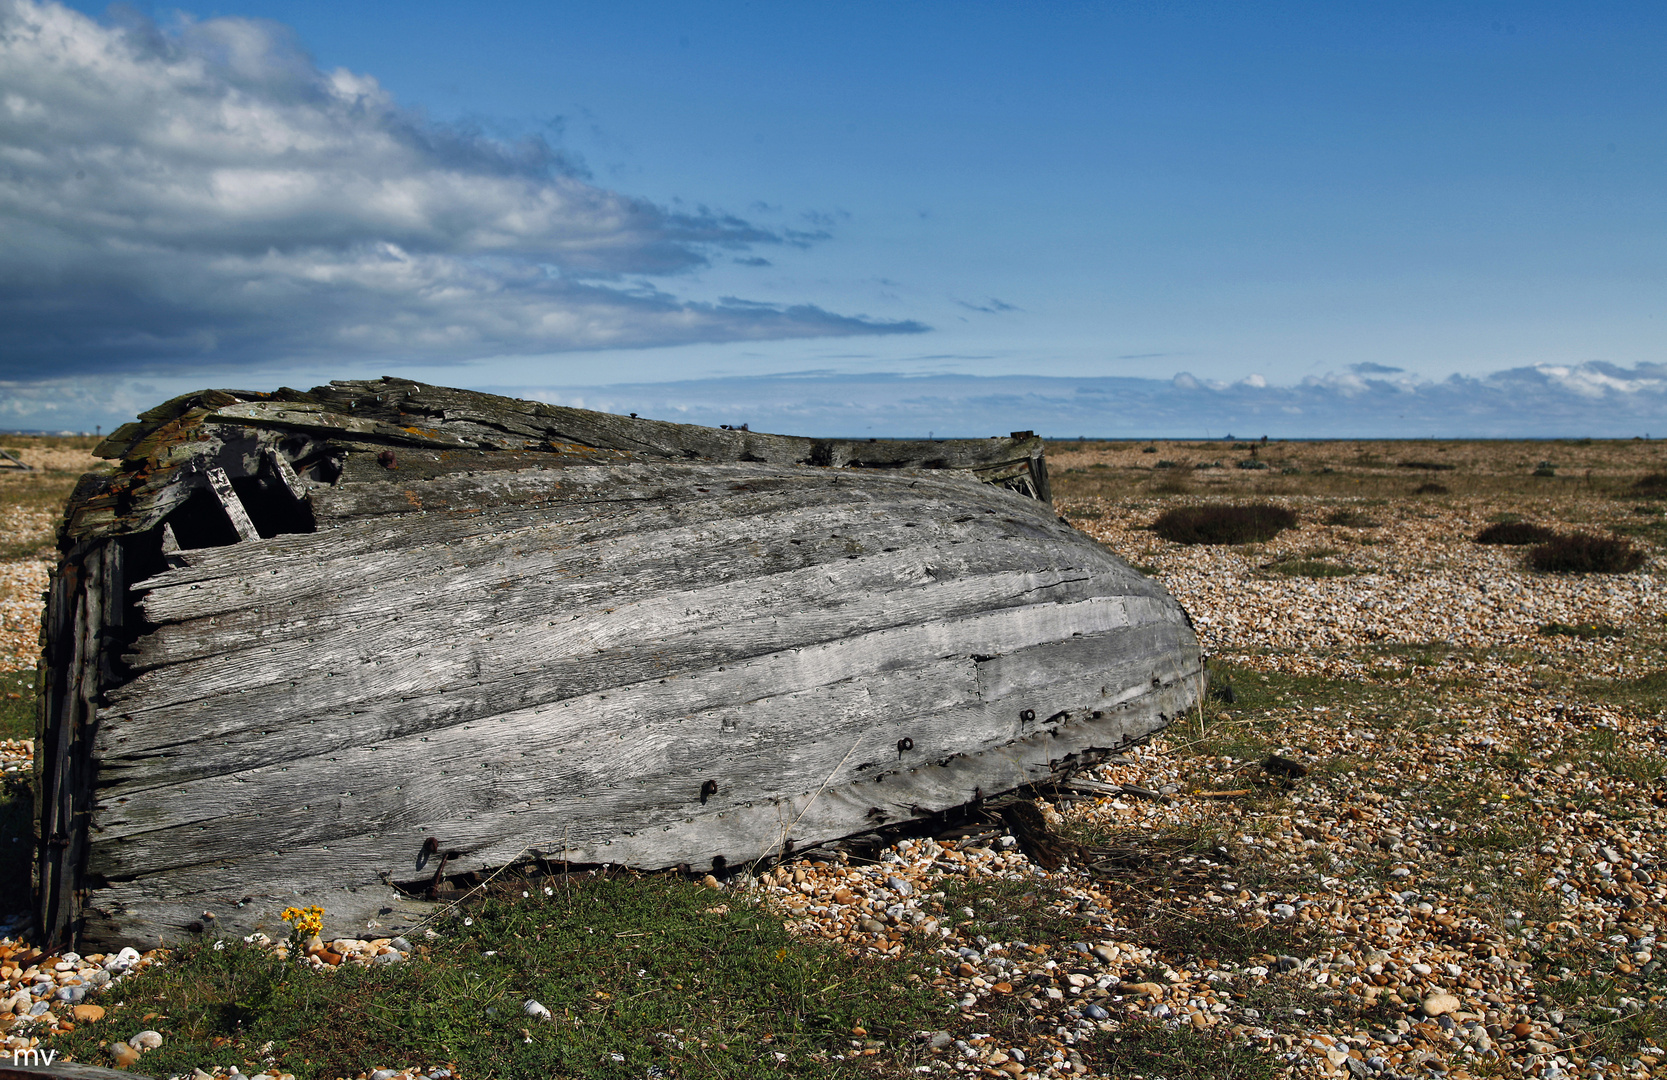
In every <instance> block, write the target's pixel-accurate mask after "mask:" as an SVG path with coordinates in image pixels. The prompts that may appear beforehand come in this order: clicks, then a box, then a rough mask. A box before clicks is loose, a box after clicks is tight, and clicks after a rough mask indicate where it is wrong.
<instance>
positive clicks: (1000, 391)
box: [0, 361, 1667, 438]
mask: <svg viewBox="0 0 1667 1080" xmlns="http://www.w3.org/2000/svg"><path fill="white" fill-rule="evenodd" d="M464 370H467V369H464ZM461 373H462V372H461V371H460V374H461ZM177 382H178V380H172V381H170V384H169V386H168V387H166V388H164V387H162V386H161V385H159V384H158V383H157V382H155V381H145V380H135V379H109V378H98V377H74V378H65V379H57V380H53V381H50V382H31V383H22V382H10V383H5V382H0V429H8V428H9V429H15V430H48V431H52V430H72V431H86V430H91V429H92V428H93V426H94V425H95V424H101V425H103V426H104V427H105V429H106V430H109V429H110V428H112V427H114V426H115V425H117V424H120V423H123V422H125V421H127V420H130V419H132V418H133V416H134V415H135V414H136V413H138V412H139V411H141V410H143V409H146V408H149V407H150V406H153V405H156V404H158V403H160V402H161V401H162V400H163V399H164V398H166V397H169V396H172V395H173V394H177V393H180V392H182V391H183V390H184V389H186V387H184V386H180V385H177ZM467 385H469V386H471V387H472V388H474V389H479V390H486V391H490V392H492V393H497V394H507V395H510V396H512V397H522V398H531V399H534V400H538V401H547V402H550V403H552V404H560V405H573V406H577V407H580V408H587V409H599V410H601V411H604V412H613V413H627V412H635V413H638V414H640V415H642V416H650V417H654V418H657V419H661V420H677V421H681V422H684V423H692V424H707V425H717V424H743V423H744V424H748V425H749V426H750V427H751V428H752V430H754V431H777V432H782V433H786V434H795V435H826V436H839V435H851V436H875V437H902V438H919V437H921V436H923V435H925V434H926V433H927V432H932V433H935V434H937V435H939V436H946V435H956V436H975V437H976V436H985V435H992V434H1000V433H1004V432H1007V431H1013V430H1017V429H1024V428H1028V429H1031V430H1034V431H1037V432H1038V433H1040V434H1042V435H1044V436H1048V437H1052V438H1074V437H1076V436H1078V435H1086V436H1089V437H1108V438H1131V437H1138V436H1151V437H1173V438H1199V437H1205V436H1212V435H1213V436H1221V435H1224V434H1228V433H1232V434H1235V435H1238V436H1240V437H1241V438H1246V437H1255V436H1259V435H1264V434H1265V435H1269V436H1272V437H1275V438H1426V437H1429V436H1432V435H1436V436H1441V437H1447V438H1536V437H1571V436H1582V435H1591V436H1594V437H1599V438H1622V437H1631V436H1633V435H1643V434H1651V435H1658V436H1659V435H1667V364H1649V363H1641V364H1638V365H1636V366H1634V367H1631V368H1623V367H1620V366H1618V365H1615V364H1609V363H1604V362H1601V361H1589V362H1587V363H1583V364H1569V365H1560V364H1540V365H1536V366H1534V367H1522V368H1512V369H1509V370H1506V371H1497V372H1494V373H1492V374H1490V375H1486V376H1483V377H1481V378H1474V377H1470V376H1461V375H1454V376H1451V377H1449V378H1446V379H1442V380H1439V381H1438V380H1419V379H1416V378H1414V377H1412V376H1407V375H1401V376H1399V377H1395V378H1373V377H1365V376H1362V375H1360V374H1359V373H1357V372H1355V371H1351V370H1347V369H1345V370H1343V371H1339V372H1331V373H1327V374H1324V375H1313V376H1309V377H1307V378H1305V379H1303V380H1302V381H1301V382H1300V383H1298V384H1296V385H1294V386H1278V385H1272V384H1269V383H1267V382H1266V381H1265V380H1261V379H1259V378H1258V377H1256V376H1251V377H1247V378H1244V379H1240V380H1239V381H1237V382H1224V381H1218V380H1201V379H1197V378H1194V377H1193V376H1191V375H1188V374H1185V373H1182V374H1180V375H1177V376H1175V377H1174V378H1173V379H1139V378H1122V377H1099V378H1057V377H1046V376H1034V375H1002V376H974V375H907V374H895V373H894V374H868V375H848V374H840V373H837V372H830V371H814V372H784V373H781V374H775V375H760V376H735V377H728V378H712V379H695V380H687V381H682V382H664V383H636V384H619V385H613V386H592V387H561V386H527V385H514V386H504V385H491V384H488V383H484V382H482V381H481V380H479V379H476V380H473V381H469V382H468V383H467ZM274 388H275V384H266V383H262V384H260V385H258V386H254V387H250V389H274Z"/></svg>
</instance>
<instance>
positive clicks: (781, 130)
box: [0, 0, 1667, 434]
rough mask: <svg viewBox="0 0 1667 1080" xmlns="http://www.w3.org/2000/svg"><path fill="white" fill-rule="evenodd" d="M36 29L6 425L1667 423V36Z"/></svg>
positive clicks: (745, 13) (1180, 11) (5, 313)
mask: <svg viewBox="0 0 1667 1080" xmlns="http://www.w3.org/2000/svg"><path fill="white" fill-rule="evenodd" d="M0 8H3V9H5V10H6V12H7V14H6V15H5V18H6V19H9V20H10V21H12V22H13V23H14V24H19V25H27V26H31V27H35V28H37V29H40V28H43V27H44V28H45V29H44V31H43V32H41V33H37V34H35V35H34V37H33V38H31V39H30V40H31V41H33V43H34V44H33V45H29V44H28V43H27V42H26V43H25V44H24V45H16V44H14V45H13V46H12V49H13V52H12V53H11V54H10V62H9V63H6V62H0V83H3V82H5V81H6V79H7V76H6V75H5V74H4V72H5V71H6V70H8V69H9V70H10V71H12V72H13V75H12V76H11V78H12V79H13V80H14V81H15V82H16V85H13V86H0V90H7V91H10V92H12V93H13V95H14V98H13V99H12V100H15V99H17V98H18V96H19V95H21V97H22V98H23V99H27V106H26V107H25V106H16V105H14V106H12V107H11V109H10V114H9V115H6V114H5V113H3V112H0V149H10V150H11V151H12V154H11V157H10V158H9V160H10V161H11V162H12V165H11V166H10V167H11V169H12V177H11V179H10V181H9V182H8V183H4V184H0V216H9V217H11V218H12V219H13V221H14V224H15V223H24V224H21V225H19V226H18V228H16V229H10V230H8V231H9V232H11V233H12V235H14V236H22V237H23V239H22V240H19V241H17V242H15V243H14V244H13V245H10V246H12V247H13V252H14V256H15V258H14V259H13V260H6V259H5V258H4V252H3V250H0V320H3V321H9V322H11V323H12V331H11V332H10V333H7V332H6V330H5V327H4V325H0V379H3V380H6V386H7V387H9V388H10V389H9V391H8V390H6V389H0V395H4V394H6V393H8V392H9V394H10V397H9V398H5V397H0V424H4V425H5V426H11V427H26V426H54V423H53V422H51V421H54V420H61V421H63V422H64V423H70V422H72V421H71V417H72V416H92V415H94V413H99V414H100V415H104V414H109V415H111V416H114V415H115V414H116V413H118V412H120V411H121V410H122V409H123V408H126V407H127V406H128V405H130V404H131V403H132V402H139V403H140V407H142V406H143V404H145V403H146V402H143V401H142V399H143V397H144V395H145V394H147V393H154V394H162V393H167V392H173V391H175V390H178V389H184V388H187V387H189V386H194V385H205V384H216V385H248V386H251V387H253V388H259V387H262V386H272V385H277V384H278V383H280V382H287V383H290V384H296V385H299V384H307V383H310V382H316V381H322V380H323V379H327V378H329V377H332V376H342V375H362V374H380V373H383V372H390V373H401V374H408V375H412V376H414V377H418V378H427V379H430V380H431V381H436V382H447V383H453V384H459V385H471V386H482V387H485V386H499V387H518V388H522V389H524V390H527V391H528V392H532V391H537V390H539V389H540V388H543V389H545V390H547V391H549V393H547V394H546V396H555V397H560V396H561V395H560V393H558V391H561V392H566V393H568V396H569V397H570V398H571V397H573V395H574V393H576V389H575V388H582V387H596V386H601V385H620V384H630V385H644V384H653V383H663V382H671V381H678V382H680V383H687V382H688V381H690V380H708V379H724V378H727V379H731V380H733V379H743V380H744V379H748V378H755V377H760V376H770V375H778V374H803V373H811V372H815V373H821V376H820V378H821V381H820V382H818V381H817V380H814V379H813V380H809V381H808V382H805V383H804V385H807V386H809V385H815V386H817V387H818V389H816V390H815V391H814V395H816V396H824V395H826V394H827V393H828V392H829V387H830V386H834V385H836V384H840V380H846V381H849V380H851V379H859V380H861V379H867V378H869V377H870V376H880V375H883V376H893V375H901V376H963V377H973V376H977V377H986V378H995V377H1007V376H1025V375H1029V376H1039V377H1047V378H1058V379H1079V380H1081V379H1106V378H1141V379H1151V380H1161V381H1163V382H1164V383H1165V384H1166V385H1169V386H1171V387H1176V388H1177V392H1179V391H1182V390H1185V391H1188V392H1192V390H1193V387H1192V386H1190V385H1189V384H1187V383H1186V380H1185V378H1184V376H1191V377H1193V379H1194V381H1196V382H1197V383H1198V385H1200V386H1203V387H1205V388H1207V389H1208V388H1214V389H1217V390H1219V389H1220V388H1221V387H1223V386H1231V385H1234V384H1238V383H1240V382H1241V381H1242V380H1245V379H1247V378H1248V379H1250V380H1251V383H1250V384H1249V387H1250V388H1251V389H1257V387H1256V385H1255V384H1256V383H1257V382H1263V383H1266V384H1268V388H1269V389H1270V390H1278V389H1280V388H1290V387H1295V386H1299V385H1303V383H1304V380H1308V385H1311V386H1312V385H1318V386H1341V385H1344V383H1346V382H1347V378H1348V377H1350V376H1353V377H1356V378H1357V380H1358V377H1360V376H1371V377H1376V378H1378V379H1381V380H1387V381H1388V382H1390V383H1395V384H1397V385H1402V386H1411V387H1418V386H1429V385H1437V384H1439V385H1443V386H1446V385H1448V380H1450V378H1451V377H1452V376H1455V375H1456V376H1459V377H1460V379H1461V380H1464V379H1471V380H1477V379H1486V378H1488V377H1490V376H1491V375H1493V374H1494V373H1499V372H1503V371H1511V370H1522V369H1535V368H1536V366H1539V367H1545V366H1551V367H1555V368H1557V369H1559V370H1565V369H1569V370H1574V371H1576V372H1586V373H1587V374H1591V372H1592V371H1596V372H1597V373H1598V375H1599V376H1601V377H1599V378H1596V379H1595V381H1594V379H1593V378H1585V379H1583V380H1582V379H1580V378H1576V379H1573V380H1572V381H1571V380H1566V379H1565V380H1563V381H1562V382H1558V380H1557V379H1556V378H1553V379H1552V380H1551V382H1552V383H1554V384H1556V385H1558V386H1562V385H1564V384H1567V385H1568V386H1574V387H1577V388H1576V389H1574V390H1570V391H1569V392H1570V393H1573V394H1575V396H1576V398H1578V399H1579V400H1580V401H1585V402H1587V403H1588V404H1590V405H1591V406H1592V408H1593V410H1595V411H1593V412H1592V415H1591V419H1590V422H1589V423H1588V422H1587V421H1585V420H1584V419H1583V418H1580V417H1576V418H1574V419H1571V420H1569V422H1570V423H1575V424H1580V423H1587V426H1588V427H1590V426H1591V425H1592V424H1597V423H1600V422H1602V421H1603V419H1604V417H1605V416H1616V415H1626V416H1629V417H1642V418H1644V419H1647V418H1648V417H1649V416H1650V415H1652V413H1653V414H1654V415H1661V413H1660V407H1661V406H1660V401H1661V400H1662V395H1663V393H1664V390H1663V387H1662V385H1661V374H1662V373H1661V372H1660V371H1659V370H1658V368H1657V367H1656V365H1657V364H1658V363H1659V362H1660V361H1661V360H1662V359H1663V357H1662V349H1661V345H1662V340H1663V336H1664V331H1667V310H1664V305H1663V285H1664V282H1667V243H1664V242H1663V241H1664V240H1667V220H1664V218H1667V203H1664V202H1663V200H1662V198H1661V194H1660V193H1661V190H1662V180H1663V172H1664V170H1663V165H1664V164H1667V139H1664V136H1667V114H1664V112H1663V110H1662V109H1661V108H1660V103H1661V102H1662V101H1663V100H1667V95H1664V93H1663V91H1664V89H1667V87H1664V86H1663V85H1662V84H1663V82H1664V81H1667V68H1664V66H1663V65H1662V64H1661V62H1660V59H1661V57H1662V56H1663V55H1664V48H1663V47H1664V45H1667V10H1664V9H1662V8H1661V7H1660V6H1659V5H1646V4H1608V5H1605V4H1582V5H1578V6H1577V5H1569V4H1560V5H1524V4H1472V5H1462V4H1440V5H1436V4H1408V3H1403V4H1395V5H1366V4H1358V3H1335V2H1332V3H1313V4H1256V5H1245V4H1226V3H1221V4H1162V5H1160V4H1133V3H1130V4H1094V5H1088V4H1071V3H1059V4H1049V5H1037V4H1024V5H1021V4H1016V3H1015V4H978V3H955V4H948V3H943V4H937V3H911V4H903V5H900V4H895V3H888V4H880V3H874V4H865V3H841V4H822V5H811V4H791V3H784V4H763V3H759V4H741V3H730V4H705V5H692V4H682V5H673V4H650V3H618V4H590V5H564V4H548V3H545V4H524V3H496V4H495V3H489V2H488V3H476V4H471V5H468V6H466V7H459V6H458V5H454V4H448V5H440V4H433V3H425V2H420V0H418V2H404V3H400V4H391V3H353V4H340V3H333V4H322V3H317V4H315V3H294V2H290V3H284V4H277V3H269V2H259V0H255V2H245V3H218V4H215V5H214V6H212V7H209V6H201V7H186V8H185V9H184V10H183V12H182V11H181V10H180V9H178V8H176V7H175V6H173V5H159V4H146V3H139V4H134V5H130V6H129V7H128V8H126V9H125V10H124V11H121V12H112V13H107V12H106V11H105V9H104V7H103V5H94V4H76V5H72V7H71V8H70V9H69V10H67V11H66V10H64V9H59V8H55V7H52V6H50V5H46V6H39V5H33V4H18V3H16V2H15V0H7V2H5V3H0ZM72 12H79V13H82V15H85V16H90V19H88V18H82V17H80V16H78V15H74V14H71V13H72ZM250 20H253V21H250ZM20 21H21V22H20ZM25 37H28V35H25ZM66 41H69V42H72V43H73V44H74V45H75V46H76V48H67V47H66V46H65V45H64V44H63V43H64V42H66ZM31 48H32V49H33V51H32V52H31V51H29V50H30V49H31ZM54 49H56V50H58V51H57V53H54V51H53V50H54ZM18 50H22V51H18ZM89 50H91V51H93V52H99V51H100V50H102V54H103V55H104V57H105V62H104V63H103V64H102V66H101V67H100V68H99V69H98V72H99V73H98V74H97V75H96V76H94V77H91V80H90V81H91V82H92V83H93V84H94V88H93V91H91V92H83V91H82V87H83V86H84V85H85V84H87V83H88V82H89V76H87V75H86V74H85V72H80V73H79V74H78V69H77V68H76V64H78V63H82V62H84V59H81V58H84V57H85V55H86V54H87V53H88V51H89ZM112 58H113V59H112ZM338 69H339V70H341V71H344V72H346V73H348V74H346V75H340V76H338V75H337V74H335V73H336V72H337V71H338ZM43 87H46V88H47V89H42V88H43ZM53 87H56V90H54V89H52V88H53ZM129 88H131V90H129ZM99 91H102V93H100V92H99ZM129 98H131V99H132V101H133V102H134V104H133V109H134V110H135V111H134V112H133V113H132V114H128V113H124V112H123V110H122V107H121V105H120V104H119V103H120V102H121V101H123V100H127V99H129ZM228 103H231V104H232V105H235V106H236V107H237V110H238V111H237V112H236V116H235V117H233V118H231V119H228V109H230V107H231V106H230V105H228ZM141 105H142V106H143V112H142V113H141V112H139V111H138V110H139V109H140V107H141ZM158 116H160V117H163V118H164V119H165V120H166V123H163V122H161V121H158V120H156V119H155V118H156V117H158ZM66 129H67V130H69V131H70V132H71V133H72V134H71V136H70V137H69V138H67V139H66V138H65V136H64V132H65V130H66ZM180 130H185V131H188V132H202V133H203V135H202V138H201V141H200V142H194V141H193V140H192V139H189V138H187V139H183V140H182V139H179V138H176V137H175V133H177V132H178V131H180ZM216 135H218V136H220V137H219V138H216V137H214V136H216ZM267 135H270V136H271V138H267ZM269 142H271V143H276V144H282V145H281V146H280V148H279V149H278V150H273V148H272V146H270V145H266V144H267V143H269ZM46 147H50V148H51V149H50V150H43V148H46ZM66 147H67V149H66ZM319 147H322V149H319ZM205 148H206V149H205ZM43 152H44V153H45V154H46V155H47V157H48V158H49V159H50V163H49V164H50V167H47V166H40V167H35V166H34V165H30V164H28V163H27V162H25V163H24V164H18V162H19V161H23V160H24V159H23V156H22V155H27V154H30V153H43ZM30 160H31V161H32V160H33V159H30ZM135 177H138V178H140V179H135ZM227 177H232V178H233V179H232V180H228V179H227ZM298 185H299V186H298ZM303 188H304V189H306V192H307V193H310V194H305V197H303V196H298V195H295V192H296V191H298V190H301V189H303ZM274 207H277V208H278V209H276V210H275V209H274ZM552 207H554V208H555V209H552ZM42 221H46V222H48V224H46V225H41V224H40V223H41V222H42ZM7 262H10V263H11V265H6V263H7ZM43 266H44V267H47V268H48V270H49V272H47V273H44V274H43V273H42V271H41V268H42V267H43ZM6 293H10V294H11V297H12V299H11V302H10V303H7V302H6V295H5V294H6ZM42 343H45V344H42ZM598 345H602V346H606V347H605V348H597V346H598ZM8 354H9V356H10V359H9V360H8V359H6V358H5V357H6V356H7V355H8ZM1593 363H1597V364H1599V365H1607V366H1603V367H1600V368H1598V369H1591V368H1588V367H1582V365H1591V364H1593ZM1640 365H1643V366H1642V367H1640ZM1385 368H1396V369H1400V370H1399V371H1394V372H1390V371H1382V370H1379V369H1385ZM1617 371H1618V372H1620V374H1619V375H1616V374H1615V372H1617ZM1605 373H1607V374H1605ZM1177 376H1183V380H1182V383H1180V384H1177V383H1176V382H1175V379H1176V377H1177ZM77 379H80V380H83V383H81V384H76V386H81V387H82V389H83V390H85V389H86V386H87V385H90V386H91V387H92V389H91V390H90V391H87V393H89V394H90V396H86V395H83V397H77V393H78V391H76V389H75V387H74V386H70V385H68V384H66V383H64V380H70V381H71V382H73V381H74V380H77ZM113 379H115V380H121V382H120V386H121V387H122V393H123V394H126V395H128V396H125V397H124V396H122V395H121V394H116V393H114V392H113V391H112V390H111V388H112V387H113V386H115V385H116V383H115V382H113V381H112V380H113ZM1605 379H1607V380H1608V381H1607V382H1605V381H1604V380H1605ZM85 380H94V382H93V383H91V384H86V383H85ZM1507 381H1508V382H1509V383H1510V385H1512V386H1526V385H1528V384H1529V383H1531V382H1532V383H1534V385H1536V386H1542V387H1543V386H1544V385H1549V384H1547V383H1546V380H1545V379H1540V380H1539V381H1538V382H1534V380H1527V381H1526V382H1525V381H1524V380H1522V379H1517V380H1515V381H1510V380H1507ZM47 383H51V384H52V386H53V387H54V388H55V389H54V390H53V391H52V392H51V393H48V392H47V386H46V384H47ZM60 384H62V385H60ZM725 385H728V386H730V387H732V388H735V387H741V386H743V385H756V384H750V383H737V382H731V383H729V384H725ZM864 385H870V383H865V384H864ZM935 385H936V384H935ZM969 385H971V384H969ZM1459 385H1468V384H1464V383H1462V382H1461V384H1459ZM1594 386H1597V387H1599V389H1598V390H1597V391H1594V390H1593V387H1594ZM1617 387H1621V388H1622V389H1617ZM1339 392H1340V393H1341V392H1342V391H1339ZM101 394H102V395H103V396H104V398H107V399H108V401H107V402H106V403H105V404H103V405H100V404H99V401H100V400H101V399H100V395H101ZM1639 394H1643V395H1644V398H1642V399H1641V398H1639V397H1638V395H1639ZM1615 395H1623V396H1625V397H1626V400H1627V405H1628V408H1623V409H1620V410H1618V411H1617V410H1616V409H1614V408H1613V405H1614V404H1615V402H1614V400H1611V399H1613V398H1614V397H1615ZM591 396H592V398H593V399H595V398H596V395H595V394H592V395H591ZM1367 396H1368V397H1369V395H1367ZM130 398H131V401H130V400H129V399H130ZM859 398H861V399H862V400H867V399H866V398H863V397H862V395H856V396H853V397H852V399H851V400H852V401H853V402H856V401H857V400H858V399H859ZM1349 400H1351V401H1356V402H1357V403H1358V402H1359V401H1360V400H1362V399H1361V398H1360V396H1359V395H1358V394H1357V395H1356V396H1355V397H1353V398H1350V399H1349ZM52 401H60V402H70V401H79V402H80V404H76V405H68V404H66V405H63V406H62V407H59V408H57V410H56V412H53V411H52V410H51V409H49V408H48V407H47V406H48V405H49V404H50V403H51V402H52ZM1641 402H1642V403H1641ZM43 403H45V404H43ZM852 407H853V408H854V409H855V408H857V406H856V405H853V406H852ZM948 407H950V406H946V408H948ZM1308 408H1309V414H1308V415H1312V412H1313V406H1312V405H1310V406H1308ZM43 410H45V411H43ZM76 410H80V411H79V412H77V411H76ZM100 410H102V412H101V411H100ZM1379 411H1381V410H1379ZM48 413H52V415H51V416H48ZM1285 415H1287V416H1291V417H1300V416H1302V415H1305V414H1303V413H1301V412H1298V413H1289V412H1287V413H1286V414H1285ZM1559 415H1561V414H1559ZM30 416H34V417H37V418H39V419H41V421H42V422H41V423H40V424H38V425H33V424H30V423H28V422H27V418H28V417H30ZM1363 416H1364V414H1363ZM859 418H860V417H858V416H857V414H856V413H852V414H851V417H850V418H848V419H847V420H845V421H843V422H844V423H846V424H847V425H848V426H849V425H850V424H852V423H854V422H855V420H856V419H859ZM915 419H916V420H919V421H920V422H922V423H926V422H930V420H931V418H930V417H926V416H924V415H923V416H921V417H917V418H915ZM910 422H911V423H912V422H914V421H910ZM1061 422H1062V423H1063V422H1064V421H1063V420H1061ZM1177 422H1179V421H1177ZM1287 422H1288V423H1289V424H1290V425H1291V429H1290V430H1289V431H1288V432H1286V433H1289V434H1302V433H1304V432H1303V430H1298V429H1302V428H1303V427H1304V425H1305V424H1309V427H1310V428H1311V427H1312V424H1311V423H1310V422H1309V421H1305V420H1301V419H1291V420H1289V421H1287ZM1628 422H1629V423H1631V422H1632V421H1631V420H1629V421H1628ZM1638 422H1640V423H1642V422H1643V420H1642V419H1640V420H1639V421H1638ZM940 423H941V421H940ZM1452 424H1454V425H1457V426H1456V427H1452V428H1451V430H1452V431H1453V433H1456V434H1462V433H1464V431H1463V430H1460V429H1462V427H1463V421H1462V420H1460V419H1455V420H1453V421H1452ZM864 426H866V425H864ZM1020 426H1034V425H1032V424H1030V423H1027V424H1025V425H1020ZM1072 426H1077V420H1076V419H1073V423H1072ZM1657 426H1660V427H1662V428H1663V429H1667V420H1663V421H1662V422H1661V423H1660V424H1659V425H1657ZM895 433H897V434H912V433H913V432H912V431H897V432H895ZM1075 433H1076V432H1072V434H1075ZM1148 433H1153V434H1156V433H1158V432H1148ZM1177 433H1181V432H1177ZM1185 433H1186V434H1192V433H1193V432H1190V431H1189V432H1185ZM1199 433H1202V432H1199ZM1523 433H1532V432H1529V431H1525V432H1523ZM1546 433H1548V434H1551V433H1562V432H1549V431H1548V432H1546ZM1586 433H1593V432H1586ZM1596 433H1602V432H1601V431H1599V432H1596ZM1615 433H1616V434H1634V433H1635V432H1633V431H1631V430H1630V428H1629V429H1628V430H1626V431H1616V432H1615Z"/></svg>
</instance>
